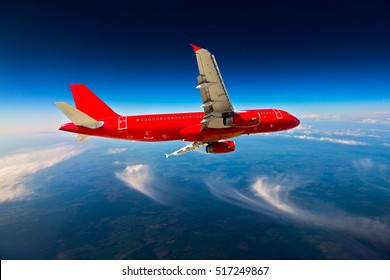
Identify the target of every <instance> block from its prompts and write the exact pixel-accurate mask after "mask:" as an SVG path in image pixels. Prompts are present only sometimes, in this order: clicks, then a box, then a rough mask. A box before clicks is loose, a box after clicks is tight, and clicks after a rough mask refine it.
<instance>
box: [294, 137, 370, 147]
mask: <svg viewBox="0 0 390 280" xmlns="http://www.w3.org/2000/svg"><path fill="white" fill-rule="evenodd" d="M295 138H298V139H306V140H315V141H323V142H330V143H337V144H343V145H353V146H367V145H368V144H367V143H366V142H362V141H356V140H348V139H338V138H330V137H313V136H307V135H298V136H295Z"/></svg>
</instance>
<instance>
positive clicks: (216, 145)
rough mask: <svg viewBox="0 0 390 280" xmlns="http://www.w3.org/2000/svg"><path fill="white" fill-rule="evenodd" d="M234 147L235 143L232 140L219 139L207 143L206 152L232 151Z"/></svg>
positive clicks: (221, 152) (220, 152)
mask: <svg viewBox="0 0 390 280" xmlns="http://www.w3.org/2000/svg"><path fill="white" fill-rule="evenodd" d="M235 149H236V144H235V143H234V141H230V140H221V141H218V142H213V143H210V144H208V145H207V146H206V153H211V154H223V153H230V152H233V151H234V150H235Z"/></svg>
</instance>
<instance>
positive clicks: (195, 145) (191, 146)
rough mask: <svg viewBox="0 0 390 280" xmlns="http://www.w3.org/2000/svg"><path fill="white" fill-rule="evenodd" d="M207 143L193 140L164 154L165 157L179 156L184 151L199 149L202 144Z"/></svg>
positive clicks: (205, 144)
mask: <svg viewBox="0 0 390 280" xmlns="http://www.w3.org/2000/svg"><path fill="white" fill-rule="evenodd" d="M208 144H209V143H206V142H194V143H191V144H189V145H187V146H185V147H183V148H181V149H179V150H177V151H175V152H173V153H171V154H165V157H166V158H168V157H170V156H180V155H182V154H185V153H188V152H191V151H193V150H196V149H199V148H201V147H203V146H207V145H208Z"/></svg>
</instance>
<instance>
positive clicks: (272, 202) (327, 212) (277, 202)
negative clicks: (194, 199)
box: [206, 174, 390, 248]
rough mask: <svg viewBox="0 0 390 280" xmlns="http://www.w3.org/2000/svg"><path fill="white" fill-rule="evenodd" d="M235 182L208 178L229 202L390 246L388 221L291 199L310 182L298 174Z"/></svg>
mask: <svg viewBox="0 0 390 280" xmlns="http://www.w3.org/2000/svg"><path fill="white" fill-rule="evenodd" d="M236 184H237V183H236V182H232V181H228V180H225V179H223V178H213V179H209V180H207V181H206V185H207V187H208V189H209V191H210V192H211V193H212V194H213V195H214V196H216V197H217V198H219V199H221V200H223V201H225V202H227V203H230V204H233V205H236V206H239V207H242V208H246V209H249V210H252V211H255V212H260V213H263V214H266V215H269V216H271V217H274V218H280V217H282V218H284V219H285V220H286V221H290V222H300V223H303V224H305V225H309V226H316V227H322V228H328V229H334V230H339V231H344V232H348V233H350V234H353V235H355V236H358V237H361V238H365V239H368V240H370V241H371V242H373V243H374V244H377V245H378V246H386V247H389V248H390V238H389V236H390V224H389V223H387V222H384V221H380V220H378V219H371V218H368V217H362V216H357V215H353V214H350V213H347V212H344V211H342V210H339V209H336V208H333V207H331V206H328V205H322V206H321V207H319V205H318V203H315V202H310V201H305V205H306V207H302V206H300V205H299V203H297V200H296V199H295V200H293V199H292V197H293V196H294V195H293V191H294V190H296V189H297V188H303V187H304V186H305V185H306V184H307V182H305V181H304V180H302V179H300V178H298V177H297V176H287V175H283V174H280V175H276V176H273V177H268V176H259V177H258V178H257V179H256V180H255V182H254V183H253V184H251V185H250V186H249V187H246V188H240V189H237V188H235V187H234V185H236ZM310 206H311V207H310ZM307 207H310V208H313V209H319V208H320V209H323V211H321V210H310V208H307Z"/></svg>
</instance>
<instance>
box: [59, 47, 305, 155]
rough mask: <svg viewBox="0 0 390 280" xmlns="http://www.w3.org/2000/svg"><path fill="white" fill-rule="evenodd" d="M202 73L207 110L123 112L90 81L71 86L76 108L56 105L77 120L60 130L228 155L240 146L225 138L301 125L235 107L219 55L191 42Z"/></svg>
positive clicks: (284, 116) (281, 114)
mask: <svg viewBox="0 0 390 280" xmlns="http://www.w3.org/2000/svg"><path fill="white" fill-rule="evenodd" d="M191 46H192V48H193V49H194V51H195V54H196V59H197V62H198V68H199V72H200V75H199V76H198V86H197V87H196V88H198V89H199V90H200V94H201V97H202V105H201V106H200V107H201V108H203V110H204V111H203V112H193V113H171V114H152V115H139V116H121V115H118V114H117V113H115V112H114V111H113V110H112V109H111V108H110V107H108V106H107V105H106V104H105V103H104V102H103V101H102V100H100V99H99V97H97V96H96V95H95V94H94V93H93V92H92V91H90V90H89V89H88V88H87V87H86V86H85V85H79V84H73V85H70V89H71V91H72V95H73V99H74V102H75V104H76V108H75V107H73V106H72V105H70V104H68V103H66V102H55V105H56V106H57V107H58V108H59V109H61V110H62V112H64V114H65V115H66V116H67V117H68V118H69V119H70V120H71V121H72V122H70V123H66V124H63V125H61V127H60V128H59V129H60V130H64V131H68V132H73V133H77V134H78V136H77V141H84V140H86V139H88V138H89V137H91V136H99V137H108V138H117V139H124V140H135V141H148V142H157V141H171V140H182V141H188V142H192V143H191V144H189V145H187V146H185V147H183V148H181V149H179V150H177V151H175V152H173V153H171V154H165V156H166V157H167V158H168V157H169V156H177V155H182V154H184V153H187V152H190V151H193V150H195V149H198V148H200V147H203V146H206V152H207V153H215V154H219V153H229V152H233V151H234V150H235V148H236V146H235V143H234V141H231V140H226V139H230V138H234V137H237V136H240V135H243V134H248V135H249V134H254V133H265V132H275V131H281V130H287V129H292V128H294V127H297V126H298V125H299V123H300V122H299V120H298V118H296V117H294V116H293V115H291V114H289V113H287V112H285V111H282V110H279V109H257V110H240V111H236V110H234V109H233V106H232V104H231V102H230V98H229V96H228V93H227V91H226V87H225V84H224V82H223V80H222V76H221V72H220V71H219V68H218V65H217V62H216V60H215V57H214V55H212V54H211V53H210V52H209V51H207V50H205V49H203V48H200V47H198V46H195V45H192V44H191Z"/></svg>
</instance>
